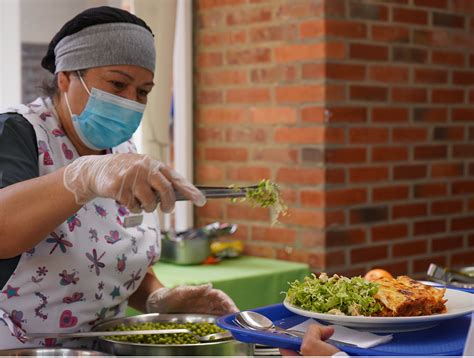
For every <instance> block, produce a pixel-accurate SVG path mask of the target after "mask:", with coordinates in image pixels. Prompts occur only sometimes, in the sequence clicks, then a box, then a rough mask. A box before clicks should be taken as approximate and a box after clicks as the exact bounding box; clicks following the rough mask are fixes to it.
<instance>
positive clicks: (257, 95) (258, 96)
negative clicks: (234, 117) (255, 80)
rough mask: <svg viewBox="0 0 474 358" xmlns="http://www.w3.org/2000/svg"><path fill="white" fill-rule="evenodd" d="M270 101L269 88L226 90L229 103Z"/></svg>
mask: <svg viewBox="0 0 474 358" xmlns="http://www.w3.org/2000/svg"><path fill="white" fill-rule="evenodd" d="M269 101H270V91H269V90H268V89H267V88H243V89H240V88H239V89H229V90H227V91H226V102H227V103H265V102H269Z"/></svg>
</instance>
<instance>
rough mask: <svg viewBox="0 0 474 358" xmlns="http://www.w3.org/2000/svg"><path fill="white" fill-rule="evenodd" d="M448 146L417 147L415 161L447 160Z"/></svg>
mask: <svg viewBox="0 0 474 358" xmlns="http://www.w3.org/2000/svg"><path fill="white" fill-rule="evenodd" d="M447 155H448V147H447V146H446V145H420V146H416V147H415V160H432V159H446V157H447Z"/></svg>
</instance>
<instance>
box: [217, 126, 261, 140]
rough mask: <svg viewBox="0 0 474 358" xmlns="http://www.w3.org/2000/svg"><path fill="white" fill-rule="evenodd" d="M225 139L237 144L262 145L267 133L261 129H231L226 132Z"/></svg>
mask: <svg viewBox="0 0 474 358" xmlns="http://www.w3.org/2000/svg"><path fill="white" fill-rule="evenodd" d="M225 139H226V141H228V142H232V143H237V144H240V143H242V142H244V143H259V144H262V143H265V142H266V141H267V131H266V130H265V129H263V128H252V127H231V128H228V129H227V130H226V132H225Z"/></svg>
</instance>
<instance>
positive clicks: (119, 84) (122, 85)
mask: <svg viewBox="0 0 474 358" xmlns="http://www.w3.org/2000/svg"><path fill="white" fill-rule="evenodd" d="M110 83H112V85H113V86H114V87H115V88H116V89H118V90H123V89H124V88H125V87H126V86H127V85H126V84H125V83H123V82H119V81H110Z"/></svg>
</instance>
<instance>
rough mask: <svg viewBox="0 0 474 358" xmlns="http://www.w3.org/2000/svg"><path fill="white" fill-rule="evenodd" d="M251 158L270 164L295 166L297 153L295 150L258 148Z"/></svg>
mask: <svg viewBox="0 0 474 358" xmlns="http://www.w3.org/2000/svg"><path fill="white" fill-rule="evenodd" d="M252 158H253V159H254V160H258V161H264V162H271V163H287V164H296V163H297V162H298V151H297V150H296V149H282V148H263V149H260V148H259V149H255V150H254V153H253V157H252Z"/></svg>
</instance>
